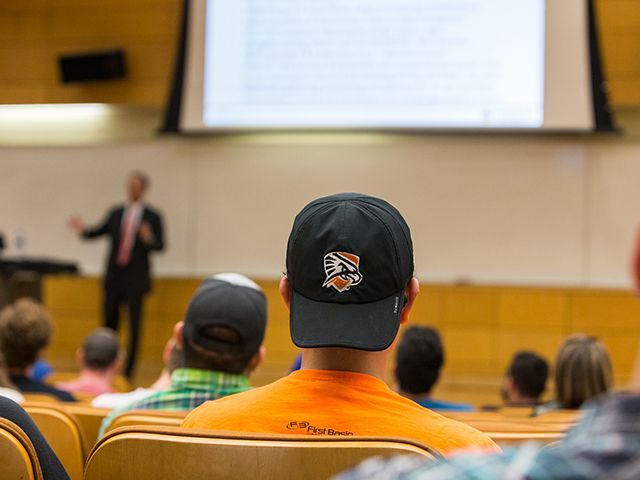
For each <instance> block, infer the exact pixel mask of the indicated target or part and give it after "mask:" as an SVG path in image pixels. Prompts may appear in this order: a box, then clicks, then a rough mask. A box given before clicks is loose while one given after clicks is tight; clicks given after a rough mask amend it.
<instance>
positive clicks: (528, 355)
mask: <svg viewBox="0 0 640 480" xmlns="http://www.w3.org/2000/svg"><path fill="white" fill-rule="evenodd" d="M548 375H549V364H548V363H547V361H546V360H545V359H544V358H542V357H541V356H540V355H538V354H537V353H535V352H528V351H524V352H518V353H516V354H515V355H514V356H513V359H512V360H511V365H509V368H508V369H507V373H506V374H505V376H504V380H503V383H502V398H503V400H504V402H505V403H507V404H508V405H536V404H538V403H539V402H540V396H541V395H542V394H543V393H544V390H545V386H546V384H547V377H548Z"/></svg>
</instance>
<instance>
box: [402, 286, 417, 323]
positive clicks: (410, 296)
mask: <svg viewBox="0 0 640 480" xmlns="http://www.w3.org/2000/svg"><path fill="white" fill-rule="evenodd" d="M419 293H420V283H419V282H418V279H417V278H416V277H413V278H411V281H410V282H409V284H408V285H407V286H406V288H405V289H404V294H405V296H406V298H407V303H405V304H404V307H403V308H402V318H401V319H400V323H401V324H402V323H407V322H408V321H409V313H410V312H411V309H412V308H413V303H414V302H415V301H416V297H417V296H418V294H419Z"/></svg>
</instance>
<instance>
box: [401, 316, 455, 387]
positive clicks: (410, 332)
mask: <svg viewBox="0 0 640 480" xmlns="http://www.w3.org/2000/svg"><path fill="white" fill-rule="evenodd" d="M442 365H444V347H443V345H442V340H441V339H440V334H439V333H438V331H437V330H436V329H435V328H431V327H422V326H417V325H414V326H411V327H409V328H407V330H406V331H405V332H404V335H403V336H402V339H401V340H400V343H399V344H398V350H397V352H396V369H395V375H396V379H397V380H398V384H399V386H400V389H401V390H402V391H403V392H407V393H413V394H419V393H429V392H431V389H432V388H433V386H434V385H435V384H436V382H437V381H438V377H439V376H440V370H441V369H442Z"/></svg>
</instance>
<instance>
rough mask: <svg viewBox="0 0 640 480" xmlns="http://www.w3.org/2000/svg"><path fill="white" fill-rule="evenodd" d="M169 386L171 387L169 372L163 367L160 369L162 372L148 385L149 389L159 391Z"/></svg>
mask: <svg viewBox="0 0 640 480" xmlns="http://www.w3.org/2000/svg"><path fill="white" fill-rule="evenodd" d="M169 387H171V374H170V373H169V370H167V369H166V368H165V369H163V370H162V373H161V374H160V376H159V377H158V379H157V380H156V381H155V382H153V385H151V386H150V387H149V390H153V391H155V392H159V391H162V390H167V389H168V388H169Z"/></svg>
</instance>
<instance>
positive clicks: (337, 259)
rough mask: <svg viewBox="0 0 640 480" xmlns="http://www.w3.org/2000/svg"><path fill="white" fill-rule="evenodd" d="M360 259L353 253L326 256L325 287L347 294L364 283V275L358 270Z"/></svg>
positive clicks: (337, 253)
mask: <svg viewBox="0 0 640 480" xmlns="http://www.w3.org/2000/svg"><path fill="white" fill-rule="evenodd" d="M359 265H360V257H359V256H357V255H354V254H353V253H347V252H331V253H327V254H326V255H325V256H324V272H325V273H326V274H327V278H326V279H325V281H324V283H323V284H322V286H323V287H327V288H330V287H333V288H335V289H336V290H337V291H338V292H346V291H347V290H349V289H350V288H351V287H352V286H355V285H358V284H359V283H360V282H361V281H362V274H361V273H360V270H359V269H358V267H359Z"/></svg>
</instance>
